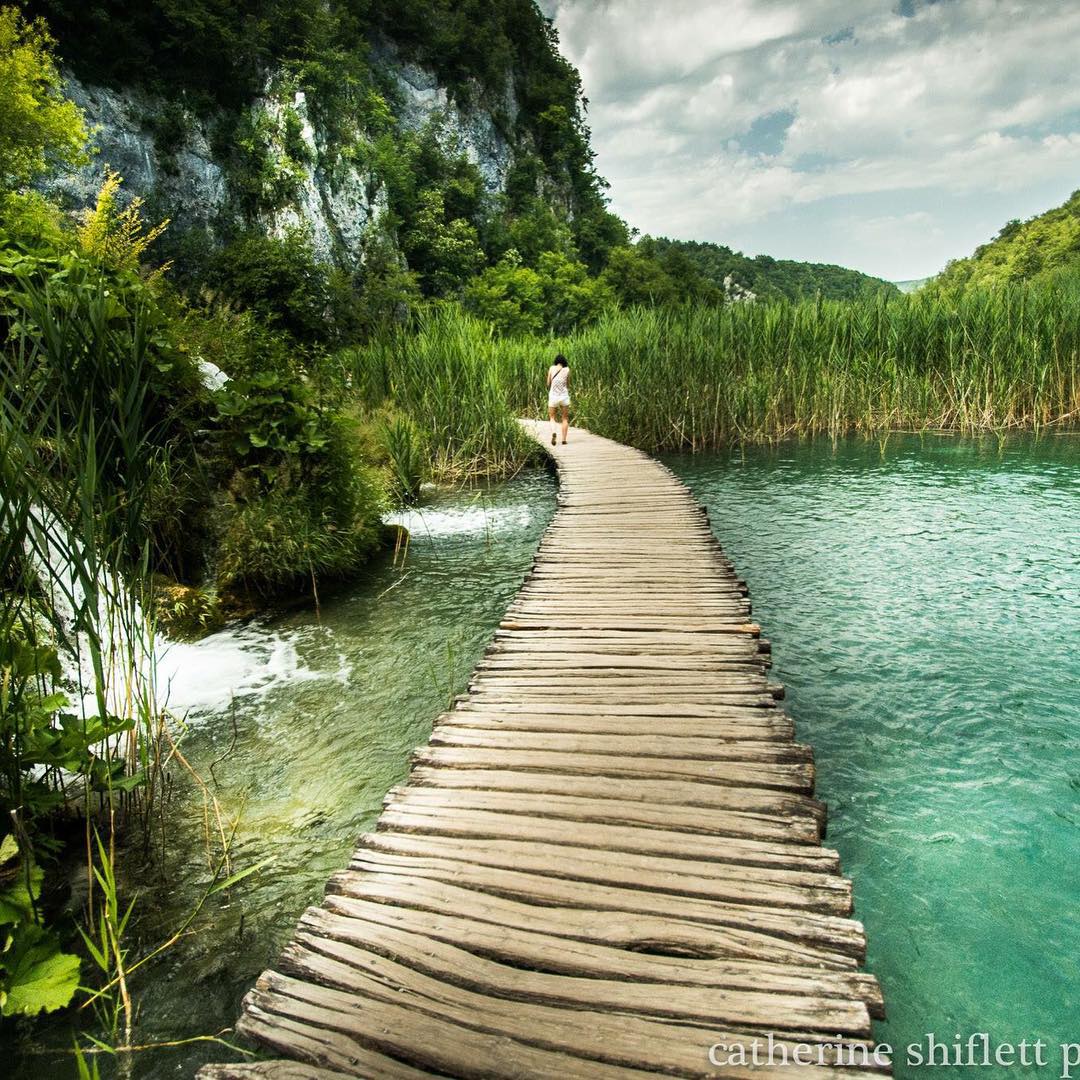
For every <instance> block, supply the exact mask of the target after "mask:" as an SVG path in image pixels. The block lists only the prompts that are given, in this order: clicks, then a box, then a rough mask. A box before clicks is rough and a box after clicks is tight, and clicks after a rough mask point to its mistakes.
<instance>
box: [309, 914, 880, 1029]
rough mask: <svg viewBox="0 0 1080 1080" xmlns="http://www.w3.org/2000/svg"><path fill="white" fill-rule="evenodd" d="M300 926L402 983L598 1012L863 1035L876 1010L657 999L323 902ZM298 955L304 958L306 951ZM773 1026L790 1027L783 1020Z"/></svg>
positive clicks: (748, 996) (342, 975)
mask: <svg viewBox="0 0 1080 1080" xmlns="http://www.w3.org/2000/svg"><path fill="white" fill-rule="evenodd" d="M300 925H301V927H302V930H301V932H300V933H299V934H298V935H297V944H298V945H299V946H300V947H301V949H303V950H306V951H307V952H309V953H318V954H321V955H322V956H325V957H328V958H330V959H332V960H335V961H338V962H340V963H341V964H342V965H344V966H346V967H347V968H352V969H354V970H355V971H356V972H362V973H365V974H367V975H371V976H373V977H375V978H378V979H381V980H389V979H393V980H395V981H400V982H401V984H402V985H407V984H409V983H410V982H411V981H412V980H414V979H415V978H416V976H417V975H419V976H422V977H423V979H422V981H421V980H417V981H418V982H419V983H420V986H421V987H424V988H429V987H430V984H429V983H428V982H427V980H430V979H436V980H438V981H439V982H440V983H443V984H449V985H453V986H455V987H460V988H463V989H465V990H470V991H473V992H475V993H478V994H483V995H487V996H492V997H497V998H500V999H509V1000H512V1001H523V1002H537V1003H540V1004H544V1005H554V1006H565V1007H569V1008H571V1009H574V1010H575V1011H576V1010H578V1009H580V1008H582V1007H584V1008H587V1009H589V1010H590V1011H595V1012H599V1013H608V1012H625V1013H631V1014H637V1015H639V1016H669V1017H671V1018H673V1019H677V1020H688V1021H691V1022H696V1023H707V1024H730V1025H734V1026H736V1027H740V1028H744V1027H748V1028H766V1027H768V1026H770V1025H772V1024H773V1021H775V1020H776V1018H777V1017H778V1016H779V1017H780V1018H781V1020H780V1023H781V1024H782V1025H783V1027H784V1028H787V1030H789V1031H798V1032H805V1031H814V1032H818V1033H820V1034H822V1035H824V1036H825V1037H827V1035H826V1033H833V1034H835V1033H836V1032H839V1033H841V1034H843V1035H849V1036H863V1037H868V1036H869V1034H870V1015H869V1012H868V1010H867V1008H866V1005H865V1004H864V1003H863V1002H862V1001H855V1000H843V999H838V998H827V997H819V996H812V995H800V994H785V993H782V992H779V991H773V992H771V993H763V992H761V991H760V990H757V989H749V988H748V989H744V990H742V991H740V992H739V993H732V992H731V991H729V990H728V989H726V988H722V987H713V988H710V989H708V990H705V989H703V988H701V987H697V986H694V987H690V986H683V985H679V984H669V985H666V986H665V987H664V989H663V994H662V996H660V997H659V998H658V995H657V990H658V988H657V986H656V985H654V984H649V983H644V984H642V983H635V982H631V981H629V980H614V979H604V978H601V977H595V976H594V977H590V978H582V977H580V976H576V975H564V974H553V973H551V972H546V971H527V970H524V969H522V968H517V967H510V966H508V965H506V964H501V963H499V962H498V961H495V960H490V959H488V958H487V957H484V956H480V955H478V954H476V953H474V952H471V951H468V950H466V949H462V948H460V947H459V946H457V945H453V944H447V943H446V942H443V941H439V940H436V939H433V938H430V937H428V936H427V935H417V934H412V933H410V932H409V931H407V930H401V929H398V928H395V927H390V926H386V925H383V924H376V923H360V922H358V921H357V920H354V919H349V918H345V917H342V916H340V915H333V914H329V913H326V912H319V911H318V909H309V910H308V911H307V912H306V913H305V915H304V917H303V918H302V919H301V923H300ZM299 955H300V956H301V957H302V960H301V962H304V961H305V960H306V957H304V955H303V953H300V954H299ZM386 961H389V963H387V962H386ZM333 970H334V971H335V973H336V975H337V981H338V983H339V985H341V986H342V987H343V988H345V989H350V988H351V987H352V985H353V974H352V972H351V971H342V970H341V969H340V968H335V969H333ZM773 1026H774V1027H775V1029H776V1030H783V1028H782V1027H781V1026H780V1025H773Z"/></svg>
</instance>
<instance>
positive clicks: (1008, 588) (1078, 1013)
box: [668, 436, 1080, 1077]
mask: <svg viewBox="0 0 1080 1080" xmlns="http://www.w3.org/2000/svg"><path fill="white" fill-rule="evenodd" d="M668 464H669V465H671V467H672V468H673V469H674V470H675V472H676V473H678V474H679V475H680V476H681V477H683V479H684V480H686V482H687V483H688V484H689V485H690V486H691V488H692V489H693V490H694V492H695V493H696V494H697V495H698V497H699V498H700V499H701V500H702V501H703V502H704V503H705V504H706V505H707V506H708V508H709V510H710V514H711V518H712V523H713V528H714V530H715V531H716V533H717V534H718V536H719V537H720V538H721V541H722V543H723V544H724V546H725V548H726V549H727V551H728V553H729V554H730V555H731V556H732V557H733V558H734V560H735V563H736V565H737V567H738V569H739V571H740V573H741V574H742V575H743V576H744V577H745V578H746V580H747V581H748V583H749V585H750V593H751V596H752V598H753V602H754V615H755V618H756V619H758V620H759V621H760V622H761V623H762V626H763V632H764V633H765V635H766V636H767V637H769V638H770V639H771V640H772V641H773V645H774V651H773V655H774V659H775V667H774V675H775V677H777V678H779V679H780V680H781V681H783V682H784V683H785V684H786V685H787V687H788V699H787V706H788V708H789V710H790V712H791V713H792V715H793V716H794V717H795V719H796V722H797V727H798V731H799V735H800V737H801V738H802V739H803V740H805V741H808V742H810V743H812V744H813V746H814V748H815V751H816V756H817V762H818V774H819V775H818V793H819V795H820V797H821V798H823V799H825V800H826V801H827V802H828V804H829V835H828V840H827V842H828V843H829V844H830V845H831V846H834V847H836V848H837V849H838V850H839V851H840V853H841V856H842V859H843V865H844V870H845V872H846V873H847V874H848V875H849V876H850V877H851V878H852V879H853V881H854V887H855V897H856V914H857V916H858V917H859V918H860V919H862V921H863V922H864V923H865V925H866V929H867V933H868V936H869V961H868V963H869V967H870V969H871V970H872V971H873V972H875V974H877V975H878V977H879V978H880V980H881V982H882V984H883V986H884V990H885V996H886V1003H887V1007H888V1014H889V1019H888V1021H887V1022H885V1023H882V1024H880V1025H878V1027H877V1034H878V1037H879V1039H880V1040H881V1041H884V1042H888V1043H890V1044H891V1045H893V1046H899V1047H900V1048H901V1053H900V1055H899V1057H898V1058H897V1059H896V1072H897V1075H898V1076H901V1077H904V1076H927V1075H941V1074H943V1073H944V1074H946V1075H955V1072H953V1071H952V1070H951V1069H942V1068H940V1067H939V1068H936V1069H925V1068H923V1069H919V1068H916V1067H913V1066H912V1065H910V1064H908V1063H907V1061H906V1053H905V1052H904V1050H903V1048H906V1047H907V1046H908V1044H910V1043H919V1042H921V1043H922V1044H923V1047H924V1052H925V1045H926V1041H927V1040H926V1036H927V1033H930V1032H933V1033H934V1034H935V1036H936V1037H937V1039H938V1040H939V1041H942V1042H946V1043H953V1042H954V1041H955V1039H954V1036H955V1035H956V1034H957V1033H960V1034H961V1036H962V1037H963V1039H964V1040H966V1039H967V1038H968V1036H969V1035H970V1034H971V1033H973V1032H987V1033H988V1034H989V1036H990V1042H991V1044H994V1043H997V1042H1012V1043H1015V1044H1019V1042H1020V1040H1021V1039H1025V1038H1026V1039H1028V1040H1029V1041H1033V1040H1035V1039H1037V1038H1041V1039H1043V1040H1044V1042H1045V1043H1046V1044H1047V1047H1046V1050H1045V1051H1044V1057H1045V1060H1046V1062H1047V1065H1046V1069H1045V1071H1044V1070H1042V1069H1039V1068H1036V1067H1035V1066H1034V1064H1032V1066H1031V1067H1030V1068H1027V1069H1025V1068H1023V1067H1021V1066H1020V1065H1019V1064H1017V1065H1014V1066H1012V1067H1011V1068H1004V1067H998V1066H996V1065H993V1064H992V1065H990V1066H989V1067H982V1066H980V1067H979V1068H978V1069H977V1070H976V1071H977V1073H978V1075H980V1076H984V1077H996V1076H1002V1077H1004V1076H1017V1075H1027V1074H1031V1075H1035V1074H1039V1075H1043V1076H1055V1077H1057V1076H1060V1075H1061V1073H1062V1069H1061V1068H1060V1067H1053V1068H1052V1066H1059V1065H1060V1061H1061V1057H1062V1053H1061V1050H1060V1049H1059V1044H1061V1043H1062V1042H1066V1041H1068V1042H1076V1041H1078V1040H1080V919H1078V918H1077V913H1078V902H1080V843H1078V841H1080V755H1078V753H1077V751H1078V741H1080V727H1078V723H1077V719H1078V718H1077V700H1078V690H1080V436H1058V437H1048V438H1045V439H1043V440H1041V441H1040V442H1038V443H1035V442H1034V441H1030V440H1024V441H1012V442H1009V443H1008V444H1006V445H1005V446H1004V447H999V444H998V442H997V441H996V440H993V441H986V442H970V441H964V440H960V439H955V438H948V437H922V438H920V437H916V436H901V437H898V436H893V437H892V438H890V439H889V440H888V442H887V443H886V444H885V445H884V447H881V446H879V445H878V444H877V443H867V442H862V441H859V442H851V443H842V444H840V445H838V446H836V447H833V446H832V445H831V444H828V443H814V444H810V445H802V446H788V447H784V448H781V449H768V448H762V449H752V450H746V451H736V452H732V453H725V454H720V455H699V456H696V457H676V458H671V459H668ZM939 1053H940V1051H939ZM965 1053H966V1051H965ZM981 1055H982V1051H981V1049H980V1050H979V1051H978V1054H977V1056H976V1061H981V1060H982V1057H981ZM939 1060H940V1059H939ZM953 1060H955V1058H950V1061H953ZM1005 1060H1008V1059H1007V1058H1006V1059H1005ZM1017 1060H1019V1059H1017ZM1028 1060H1029V1061H1031V1062H1034V1050H1033V1049H1029V1051H1028ZM1074 1075H1080V1069H1076V1070H1074Z"/></svg>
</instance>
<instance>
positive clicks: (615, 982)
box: [199, 422, 889, 1080]
mask: <svg viewBox="0 0 1080 1080" xmlns="http://www.w3.org/2000/svg"><path fill="white" fill-rule="evenodd" d="M526 426H527V428H528V429H529V430H530V431H531V432H532V433H533V434H534V435H535V436H536V437H537V438H539V439H540V440H541V441H544V442H546V439H547V436H548V434H549V431H550V427H549V425H548V424H546V423H544V424H536V423H531V422H526ZM551 449H552V453H553V455H554V457H555V460H556V462H557V464H558V468H559V476H560V492H559V499H558V510H557V512H556V514H555V517H554V519H553V520H552V522H551V525H550V526H549V528H548V530H547V532H546V533H545V534H544V537H543V540H542V541H541V543H540V546H539V549H538V552H537V555H536V559H535V561H534V566H533V569H532V571H531V573H530V574H529V575H528V577H527V578H526V580H525V582H524V584H523V585H522V588H521V590H520V592H519V593H518V594H517V596H516V598H515V600H514V602H513V603H512V604H511V606H510V609H509V610H508V612H507V613H506V616H505V618H504V620H503V622H502V624H501V625H500V627H499V630H498V631H497V632H496V634H495V638H494V640H493V641H492V643H491V645H490V646H489V648H488V650H487V652H486V653H485V656H484V658H483V660H482V661H481V663H480V664H479V665H478V667H477V669H476V671H475V672H474V674H473V676H472V681H471V682H470V685H469V691H468V693H467V694H466V695H464V696H463V697H461V698H460V699H458V701H457V703H456V705H455V707H454V708H453V709H452V710H451V711H450V712H447V713H445V714H444V715H443V716H441V717H440V718H439V719H438V721H437V722H436V724H435V727H434V730H433V732H432V735H431V740H430V742H429V743H428V745H426V746H425V747H423V748H421V749H420V750H418V751H417V752H416V754H415V755H414V763H413V769H412V772H411V774H410V776H409V778H408V781H407V782H406V783H405V784H404V785H402V786H401V787H399V788H396V789H394V790H393V791H391V792H390V793H389V795H388V796H387V799H386V803H385V807H384V810H383V813H382V815H381V816H380V818H379V820H378V823H377V825H376V827H375V831H374V832H372V833H371V834H370V835H367V836H364V837H362V838H361V840H360V845H359V847H358V848H357V850H356V853H355V855H354V856H353V860H352V862H351V864H350V865H349V867H348V869H346V870H344V871H342V872H341V873H339V874H338V875H336V876H335V877H334V878H333V879H332V880H331V881H330V883H329V885H328V887H327V892H326V897H325V899H324V900H323V903H322V904H321V905H320V906H318V907H311V908H309V909H308V910H307V911H306V912H305V913H304V915H303V916H302V918H301V920H300V924H299V926H298V928H297V930H296V932H295V934H294V936H293V939H292V941H291V942H290V943H289V944H288V945H287V946H286V948H285V950H284V952H283V954H282V956H281V958H280V961H279V963H278V965H277V968H276V969H275V970H273V971H267V972H265V973H264V974H263V975H262V976H261V977H260V978H259V980H258V982H257V983H256V985H255V987H254V989H252V990H251V992H250V993H249V994H248V995H247V997H246V998H245V1001H244V1008H243V1013H242V1015H241V1017H240V1019H239V1022H238V1024H237V1031H238V1033H239V1034H241V1035H243V1036H246V1037H247V1038H249V1039H251V1040H253V1041H254V1042H256V1043H258V1044H260V1045H261V1046H262V1047H263V1048H265V1049H266V1050H268V1051H269V1052H271V1053H272V1054H274V1055H275V1059H274V1060H268V1061H260V1062H249V1063H245V1064H238V1065H210V1066H205V1067H204V1068H203V1069H202V1070H201V1072H200V1074H199V1075H200V1077H201V1078H202V1080H231V1078H237V1080H239V1078H253V1077H266V1078H271V1080H301V1078H311V1080H316V1078H324V1080H331V1078H343V1077H378V1078H383V1077H386V1078H393V1080H396V1078H401V1080H406V1078H418V1077H427V1076H448V1077H469V1078H500V1077H515V1078H535V1080H540V1078H549V1077H551V1078H574V1077H580V1078H594V1077H595V1078H602V1080H603V1078H612V1080H615V1078H630V1077H640V1076H646V1075H657V1074H660V1075H667V1076H679V1077H716V1076H722V1077H747V1078H750V1077H755V1078H773V1080H779V1078H784V1080H790V1078H791V1077H793V1076H806V1075H807V1074H809V1075H810V1076H811V1077H813V1078H814V1080H817V1078H819V1077H820V1078H827V1077H837V1078H839V1077H844V1078H854V1077H869V1076H871V1075H873V1076H874V1077H881V1076H882V1075H886V1074H888V1072H889V1069H888V1067H887V1066H877V1065H876V1064H875V1063H874V1061H873V1058H872V1057H871V1058H870V1059H869V1062H868V1063H865V1062H866V1059H867V1056H868V1055H867V1054H866V1048H868V1047H869V1046H870V1045H871V1028H870V1025H871V1017H879V1016H881V1015H883V1011H884V1008H883V1002H882V996H881V992H880V989H879V987H878V984H877V982H876V980H875V979H874V978H873V977H872V976H870V975H867V974H865V973H863V972H862V971H861V970H860V962H861V961H862V959H863V957H864V954H865V941H864V936H863V928H862V926H861V925H860V924H859V923H858V922H855V921H853V920H852V918H851V917H850V916H851V888H850V883H849V882H848V881H847V880H845V879H844V878H843V877H841V876H840V872H839V859H838V857H837V855H836V853H835V852H833V851H830V850H828V849H826V848H823V847H822V846H821V842H820V841H821V835H822V830H823V826H824V808H823V807H822V805H821V804H820V803H819V802H817V801H816V800H815V799H814V797H813V788H814V765H813V757H812V753H811V750H810V748H809V747H807V746H804V745H801V744H799V743H797V742H795V740H794V729H793V725H792V722H791V720H790V719H788V717H787V716H786V715H785V714H784V712H783V711H782V710H781V708H780V706H779V705H778V699H779V698H780V697H781V696H782V691H781V690H780V688H779V687H777V686H775V685H774V684H772V683H770V681H769V680H768V678H767V669H768V667H769V646H768V643H767V642H765V641H764V640H763V639H762V638H761V637H760V635H759V632H758V628H757V626H755V625H754V624H753V623H752V622H751V621H750V603H749V600H748V599H747V595H746V588H745V586H744V585H743V584H742V583H741V582H740V581H739V580H738V579H737V578H736V576H735V574H734V571H733V568H732V566H731V564H730V563H729V562H728V560H727V559H726V558H725V557H724V555H723V553H722V552H721V550H720V547H719V545H718V544H717V542H716V540H715V539H714V537H713V535H712V533H711V531H710V529H709V524H708V519H707V517H706V515H705V513H704V511H703V509H702V508H701V507H700V506H699V505H698V504H697V503H696V502H695V501H694V499H693V498H692V496H691V495H690V493H689V491H688V490H687V489H686V488H685V487H684V485H683V484H682V483H681V482H680V481H679V480H678V479H677V478H676V477H675V476H674V475H673V474H672V473H671V472H670V471H669V470H668V469H666V468H665V467H664V466H662V465H660V464H659V463H658V462H656V461H654V460H652V459H651V458H649V457H648V456H646V455H645V454H642V453H640V452H638V451H636V450H632V449H629V448H628V447H625V446H622V445H620V444H618V443H614V442H611V441H609V440H606V439H602V438H599V437H597V436H595V435H592V434H590V433H588V432H586V431H583V430H579V429H571V434H570V442H569V445H567V446H559V447H556V448H551ZM770 1039H771V1056H770V1050H769V1045H770ZM799 1044H803V1046H802V1047H801V1048H800V1045H799ZM740 1047H741V1052H742V1054H743V1056H744V1058H745V1061H746V1062H747V1064H746V1065H743V1064H742V1063H741V1060H740V1057H739V1053H740V1050H739V1048H740ZM710 1048H713V1050H712V1060H711V1061H710ZM796 1051H798V1053H797V1054H796ZM755 1053H756V1054H757V1055H758V1056H757V1057H756V1058H753V1057H752V1055H753V1054H755ZM754 1060H756V1061H757V1062H760V1063H761V1064H758V1065H757V1067H755V1066H754V1065H753V1064H751V1062H752V1061H754ZM770 1061H771V1063H767V1062H770ZM852 1062H853V1063H854V1064H853V1063H852Z"/></svg>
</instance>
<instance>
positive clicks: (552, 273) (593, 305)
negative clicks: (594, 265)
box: [536, 251, 615, 334]
mask: <svg viewBox="0 0 1080 1080" xmlns="http://www.w3.org/2000/svg"><path fill="white" fill-rule="evenodd" d="M536 269H537V272H538V273H539V275H540V281H541V287H542V288H543V292H544V314H545V321H546V323H547V328H548V329H549V330H550V331H551V332H552V333H555V334H565V333H568V332H569V331H571V330H574V329H576V328H577V327H579V326H585V325H586V324H587V323H590V322H594V321H595V320H596V319H598V318H599V317H600V314H601V313H602V312H603V310H604V309H605V308H607V307H610V306H611V305H612V304H614V303H615V295H614V293H613V292H612V291H611V288H610V287H609V286H608V284H607V283H606V282H604V281H601V280H600V279H599V278H591V277H589V271H588V268H587V267H586V266H585V264H584V263H581V262H576V261H575V260H573V259H569V258H567V257H566V256H565V255H563V254H561V253H560V252H557V251H546V252H544V254H543V255H541V256H540V258H539V260H538V262H537V267H536Z"/></svg>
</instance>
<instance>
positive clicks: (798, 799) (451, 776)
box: [409, 765, 825, 839]
mask: <svg viewBox="0 0 1080 1080" xmlns="http://www.w3.org/2000/svg"><path fill="white" fill-rule="evenodd" d="M409 783H410V785H413V786H422V787H442V788H448V787H460V788H475V789H483V790H485V791H513V792H519V793H523V792H529V793H534V794H536V793H548V794H562V795H578V796H581V797H583V798H596V799H627V800H636V801H639V802H647V803H652V804H654V805H665V804H670V805H673V806H678V807H712V808H714V809H717V810H736V811H740V812H744V813H747V814H766V815H772V816H776V817H791V818H800V819H803V820H807V821H814V822H815V823H816V824H818V825H819V826H820V825H823V824H824V821H825V805H824V804H823V803H820V802H818V801H817V800H816V799H812V798H810V797H809V796H806V795H792V794H791V793H789V792H783V791H770V790H768V789H766V788H733V787H724V786H722V785H720V784H698V783H695V782H693V781H686V780H681V781H673V780H653V779H651V778H644V779H634V780H625V779H619V780H613V779H611V778H610V777H606V776H567V775H564V774H562V773H551V772H514V771H512V770H509V769H507V770H502V769H467V768H462V769H430V768H427V767H426V766H423V765H418V766H417V767H416V768H415V769H413V771H412V774H411V775H410V777H409ZM819 839H820V837H819Z"/></svg>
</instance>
